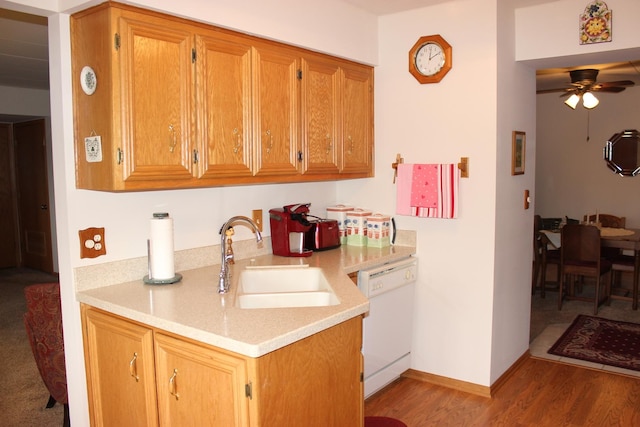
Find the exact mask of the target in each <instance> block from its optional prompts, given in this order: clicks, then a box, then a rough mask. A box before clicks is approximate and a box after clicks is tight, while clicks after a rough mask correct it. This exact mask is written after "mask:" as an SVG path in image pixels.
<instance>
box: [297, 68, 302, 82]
mask: <svg viewBox="0 0 640 427" xmlns="http://www.w3.org/2000/svg"><path fill="white" fill-rule="evenodd" d="M298 80H302V70H298Z"/></svg>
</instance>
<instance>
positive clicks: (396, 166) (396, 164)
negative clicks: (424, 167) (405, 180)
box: [391, 153, 404, 184]
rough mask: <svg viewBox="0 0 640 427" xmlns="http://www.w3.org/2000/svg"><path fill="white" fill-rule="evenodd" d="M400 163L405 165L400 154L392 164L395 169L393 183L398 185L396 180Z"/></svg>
mask: <svg viewBox="0 0 640 427" xmlns="http://www.w3.org/2000/svg"><path fill="white" fill-rule="evenodd" d="M400 163H404V159H403V158H402V156H401V155H400V153H398V154H396V161H395V162H393V163H391V167H392V168H393V183H394V184H395V183H396V178H397V177H398V165H399V164H400Z"/></svg>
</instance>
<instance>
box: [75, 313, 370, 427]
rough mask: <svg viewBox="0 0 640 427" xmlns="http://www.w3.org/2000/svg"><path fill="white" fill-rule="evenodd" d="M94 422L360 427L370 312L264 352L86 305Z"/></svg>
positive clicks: (90, 398)
mask: <svg viewBox="0 0 640 427" xmlns="http://www.w3.org/2000/svg"><path fill="white" fill-rule="evenodd" d="M82 313H83V315H82V319H83V333H84V343H85V363H86V367H87V387H88V392H89V393H88V394H89V408H90V416H91V423H92V425H94V426H114V425H136V426H145V425H146V426H181V425H194V426H224V427H227V426H264V427H269V426H300V425H304V426H343V425H344V426H362V424H363V417H364V416H363V387H362V382H361V375H362V353H361V348H362V318H361V317H355V318H353V319H350V320H347V321H345V322H343V323H341V324H338V325H336V326H334V327H331V328H329V329H326V330H324V331H322V332H319V333H317V334H315V335H312V336H310V337H307V338H304V339H302V340H300V341H297V342H295V343H293V344H290V345H288V346H285V347H283V348H281V349H278V350H276V351H274V352H271V353H268V354H266V355H264V356H262V357H259V358H250V357H246V356H243V355H239V354H235V353H232V352H229V351H226V350H223V349H218V348H216V347H213V346H210V345H206V344H202V343H199V342H196V341H193V340H190V339H188V338H184V337H180V336H176V335H173V334H171V333H166V332H163V331H160V330H156V329H154V328H151V327H148V326H146V325H143V324H140V323H137V322H133V321H130V320H128V319H125V318H122V317H119V316H116V315H113V314H110V313H107V312H104V311H101V310H98V309H95V308H92V307H89V306H86V305H83V306H82Z"/></svg>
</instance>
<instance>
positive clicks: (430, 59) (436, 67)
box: [409, 34, 452, 84]
mask: <svg viewBox="0 0 640 427" xmlns="http://www.w3.org/2000/svg"><path fill="white" fill-rule="evenodd" d="M451 52H452V49H451V45H450V44H449V43H447V41H446V40H445V39H443V38H442V37H441V36H440V35H439V34H434V35H432V36H423V37H420V38H419V39H418V41H417V42H416V44H414V45H413V47H412V48H411V50H410V51H409V72H410V73H411V74H412V75H413V77H415V78H416V80H418V81H419V82H420V83H421V84H425V83H438V82H439V81H440V80H442V78H443V77H444V76H445V75H446V74H447V73H448V72H449V70H451V62H452V53H451Z"/></svg>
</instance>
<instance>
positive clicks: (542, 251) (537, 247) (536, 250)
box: [531, 215, 560, 298]
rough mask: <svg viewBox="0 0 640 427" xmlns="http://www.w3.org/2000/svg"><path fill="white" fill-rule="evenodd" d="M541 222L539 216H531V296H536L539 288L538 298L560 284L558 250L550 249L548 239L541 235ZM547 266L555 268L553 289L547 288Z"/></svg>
mask: <svg viewBox="0 0 640 427" xmlns="http://www.w3.org/2000/svg"><path fill="white" fill-rule="evenodd" d="M542 225H543V221H542V217H541V216H540V215H534V216H533V277H532V282H531V295H535V294H536V290H537V289H538V288H540V297H541V298H544V297H545V291H547V290H556V289H557V285H558V283H559V282H560V250H558V249H550V247H551V246H552V245H551V242H550V241H549V238H548V237H547V236H546V235H545V234H543V233H541V232H540V231H541V229H542ZM549 264H552V265H555V266H556V271H557V279H556V286H555V287H550V288H548V287H547V267H548V265H549Z"/></svg>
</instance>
